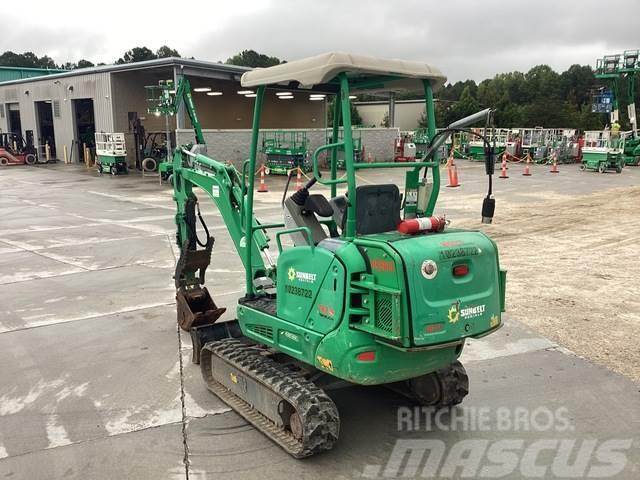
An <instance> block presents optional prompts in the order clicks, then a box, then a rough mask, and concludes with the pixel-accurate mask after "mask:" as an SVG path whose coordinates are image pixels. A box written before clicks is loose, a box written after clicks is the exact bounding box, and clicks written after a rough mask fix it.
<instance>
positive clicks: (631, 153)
mask: <svg viewBox="0 0 640 480" xmlns="http://www.w3.org/2000/svg"><path fill="white" fill-rule="evenodd" d="M624 163H625V165H633V166H637V165H640V137H635V138H629V139H627V140H626V141H625V143H624Z"/></svg>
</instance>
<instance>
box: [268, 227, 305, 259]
mask: <svg viewBox="0 0 640 480" xmlns="http://www.w3.org/2000/svg"><path fill="white" fill-rule="evenodd" d="M296 232H304V233H306V235H307V243H308V244H309V246H310V247H311V251H313V249H314V248H315V245H314V244H313V239H312V237H311V230H309V227H295V228H286V229H284V230H280V231H279V232H276V244H277V245H278V253H282V243H281V242H280V236H281V235H284V234H285V233H296Z"/></svg>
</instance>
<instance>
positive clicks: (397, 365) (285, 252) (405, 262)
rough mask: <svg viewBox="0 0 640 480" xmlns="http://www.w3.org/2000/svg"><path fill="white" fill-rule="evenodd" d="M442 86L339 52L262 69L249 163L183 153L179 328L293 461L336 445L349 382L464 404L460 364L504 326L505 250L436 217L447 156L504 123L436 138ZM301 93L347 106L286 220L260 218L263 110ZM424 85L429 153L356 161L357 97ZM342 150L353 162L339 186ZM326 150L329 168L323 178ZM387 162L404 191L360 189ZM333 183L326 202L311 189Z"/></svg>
mask: <svg viewBox="0 0 640 480" xmlns="http://www.w3.org/2000/svg"><path fill="white" fill-rule="evenodd" d="M445 80H446V78H445V77H444V75H443V74H442V73H441V72H440V71H439V70H437V69H436V68H434V67H432V66H429V65H425V64H422V63H416V62H407V61H400V60H386V59H377V58H370V57H365V56H358V55H348V54H342V53H329V54H323V55H319V56H316V57H311V58H307V59H303V60H298V61H292V62H290V63H286V64H283V65H278V66H274V67H269V68H264V69H256V70H253V71H249V72H247V73H244V74H243V76H242V79H241V84H242V87H243V88H252V89H255V91H256V97H255V105H254V115H253V130H252V137H251V144H250V157H249V159H248V160H247V161H246V162H245V163H244V165H243V168H241V169H240V170H237V169H236V168H235V167H234V166H232V165H228V164H226V163H223V162H220V161H217V160H214V159H212V158H210V157H209V156H207V155H205V154H203V153H202V152H200V151H199V146H198V145H194V146H193V147H191V148H186V147H178V148H177V149H176V150H175V154H174V156H173V187H174V199H175V202H176V205H177V213H176V216H175V220H176V224H177V244H178V246H179V248H180V257H179V260H178V262H177V266H176V272H175V284H176V290H177V292H176V302H177V314H178V323H179V324H180V326H181V327H182V328H183V329H184V330H187V331H190V333H191V339H192V342H193V361H194V363H199V364H200V367H201V371H202V375H203V378H204V380H205V382H206V384H207V386H208V388H209V390H210V391H211V392H213V393H214V394H215V395H217V396H218V397H219V398H220V399H222V401H224V402H226V403H227V404H228V405H229V406H231V407H232V408H233V409H234V410H235V411H236V412H237V413H238V414H239V415H241V416H242V417H244V418H245V419H246V420H248V421H249V422H250V423H252V424H253V425H254V426H255V427H256V428H257V429H258V430H259V431H261V432H262V433H264V434H265V435H266V436H268V437H269V438H271V440H273V441H274V442H275V443H277V444H278V445H279V446H280V447H282V448H283V449H284V450H286V451H287V452H288V453H289V454H291V455H293V456H294V457H297V458H302V457H307V456H310V455H313V454H316V453H319V452H322V451H326V450H330V449H331V448H333V446H334V445H335V443H336V442H337V441H338V436H339V430H340V420H339V414H338V410H337V408H336V406H335V404H334V402H333V401H332V399H331V397H330V396H329V395H328V394H327V391H330V390H331V389H332V388H337V387H338V386H344V385H385V386H388V387H390V388H392V389H394V390H395V391H397V392H400V393H401V394H403V395H405V396H406V397H409V398H410V399H411V400H412V401H414V402H417V403H418V404H421V405H429V406H435V407H448V406H452V405H456V404H458V403H460V402H461V401H462V400H463V398H464V397H465V395H467V393H468V388H469V384H468V378H467V374H466V372H465V369H464V367H463V366H462V364H461V363H460V362H459V361H458V357H459V356H460V354H461V352H462V349H463V347H464V345H465V341H466V340H467V339H468V338H479V337H482V336H485V335H488V334H490V333H492V332H495V331H496V330H497V329H498V328H500V327H501V324H502V323H501V322H502V320H501V313H502V312H503V311H504V303H505V283H506V272H505V271H503V270H501V269H500V263H499V259H498V250H497V247H496V244H495V243H494V242H493V241H492V240H491V239H490V238H488V237H487V236H486V235H485V234H483V233H481V232H479V231H468V230H458V229H453V228H449V227H448V222H447V221H446V220H445V219H444V218H442V217H439V216H435V215H434V209H435V206H436V201H437V198H438V193H439V189H440V173H439V168H440V162H439V159H438V158H437V157H438V153H437V152H438V151H439V147H440V146H441V145H442V144H443V143H444V141H445V140H446V138H447V135H450V134H451V133H452V132H456V131H463V130H464V128H463V127H464V126H466V125H470V124H471V123H474V122H476V121H478V120H480V119H482V118H485V117H487V116H490V114H491V112H490V111H483V112H479V114H476V115H473V116H471V117H468V118H467V119H463V120H462V121H459V122H456V123H455V124H452V125H450V126H449V127H448V128H446V129H443V130H442V131H441V132H439V133H436V122H435V114H434V103H433V92H434V91H435V90H436V89H437V88H439V87H441V86H442V85H443V83H444V82H445ZM292 89H304V90H302V91H304V92H305V93H309V92H311V93H323V94H333V95H336V96H337V101H336V104H335V105H336V108H335V109H334V113H333V130H332V137H331V139H330V142H329V143H327V144H326V145H322V146H320V147H319V148H317V149H316V150H315V151H314V153H313V155H312V164H313V176H312V178H311V180H310V181H309V182H308V183H307V184H306V185H305V186H304V187H303V188H302V189H300V190H299V191H297V192H295V193H292V194H290V195H288V196H286V192H285V200H284V202H283V221H282V222H276V223H261V222H260V221H259V220H258V219H257V218H256V216H255V215H254V189H255V172H256V161H257V154H258V138H259V126H260V117H261V113H262V106H263V100H264V97H265V95H266V92H267V91H270V92H273V91H278V90H286V91H290V90H292ZM415 90H419V91H421V92H423V94H424V99H425V103H426V111H427V119H428V134H429V138H430V144H429V147H428V148H427V149H426V152H425V153H424V155H423V156H422V158H420V159H417V160H416V161H415V162H406V163H395V162H381V163H356V162H354V159H353V136H352V125H351V113H350V112H351V109H350V100H349V95H353V94H354V93H356V92H358V93H376V92H381V91H392V92H408V91H415ZM341 123H342V124H343V125H344V132H343V133H341V132H340V125H341ZM484 142H485V151H486V170H487V174H488V180H489V181H488V183H489V192H488V194H487V196H486V198H485V199H484V202H483V207H482V216H483V221H485V222H490V221H491V218H492V217H493V211H494V208H495V203H494V202H495V200H494V198H493V193H492V191H491V175H492V174H493V168H494V167H493V165H494V162H495V159H494V156H493V153H492V147H491V145H490V144H489V142H488V141H487V140H486V139H484ZM339 152H340V154H341V155H343V156H344V159H345V167H346V169H345V172H344V174H343V173H342V172H341V175H340V176H338V175H337V158H338V153H339ZM325 155H326V156H327V157H328V161H329V169H328V171H321V170H320V167H319V165H320V163H321V161H322V162H323V160H324V159H321V156H325ZM323 163H324V162H323ZM376 168H400V169H403V170H404V171H405V185H404V191H403V192H402V193H401V192H400V189H399V188H398V186H397V185H396V184H393V183H386V184H379V185H372V184H369V183H367V184H366V185H358V184H357V180H358V177H359V176H357V175H356V173H357V172H358V171H359V170H365V169H376ZM321 185H324V186H325V187H324V189H323V191H325V192H327V191H328V192H330V196H329V198H327V197H325V196H324V195H323V194H322V193H314V187H318V186H321ZM196 191H198V192H201V193H202V194H204V195H203V197H204V198H206V197H208V199H209V200H211V201H213V202H214V203H215V204H216V205H217V208H218V210H219V212H220V215H221V217H222V219H223V220H224V223H225V225H226V228H227V229H228V231H229V234H230V237H231V239H232V241H233V243H234V245H235V249H236V251H237V252H238V255H239V256H240V258H241V259H242V262H243V264H244V269H245V274H246V275H245V279H244V280H245V293H244V295H243V296H242V297H241V298H239V300H238V305H237V310H236V316H237V319H236V320H233V321H224V322H222V321H220V322H218V321H217V320H219V319H220V316H221V315H222V313H223V312H224V309H223V308H219V307H218V306H217V305H216V304H215V302H214V300H213V298H212V297H211V295H210V293H209V291H208V289H207V287H206V286H205V271H206V269H207V266H208V265H209V263H210V260H211V252H212V248H213V245H214V238H213V237H212V236H211V235H210V234H209V231H208V230H207V228H206V224H205V222H204V219H203V218H202V216H201V215H200V209H199V207H198V201H199V199H198V197H197V196H196ZM198 222H201V224H202V230H200V237H204V238H200V237H199V236H198V233H197V229H198V228H200V227H198ZM268 233H272V235H273V236H274V237H275V244H276V247H277V248H276V249H275V250H276V251H277V256H276V255H275V253H276V252H274V251H270V248H269V247H270V238H269V236H268ZM285 236H287V237H288V239H289V241H288V242H285V244H284V245H283V242H282V240H283V237H285ZM213 284H215V278H214V279H213Z"/></svg>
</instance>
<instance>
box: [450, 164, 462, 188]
mask: <svg viewBox="0 0 640 480" xmlns="http://www.w3.org/2000/svg"><path fill="white" fill-rule="evenodd" d="M449 162H451V163H449ZM447 165H448V170H449V185H447V187H450V188H454V187H459V186H460V182H458V167H457V166H456V164H455V163H453V158H452V157H449V160H447Z"/></svg>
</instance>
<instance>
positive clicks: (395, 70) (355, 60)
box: [241, 53, 447, 91]
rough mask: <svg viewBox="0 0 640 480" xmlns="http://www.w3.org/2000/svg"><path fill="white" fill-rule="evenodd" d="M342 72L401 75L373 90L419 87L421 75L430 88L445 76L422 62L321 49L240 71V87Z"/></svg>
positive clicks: (307, 82) (311, 80)
mask: <svg viewBox="0 0 640 480" xmlns="http://www.w3.org/2000/svg"><path fill="white" fill-rule="evenodd" d="M342 72H347V74H348V75H355V76H383V75H390V76H398V77H403V78H402V79H399V80H390V81H388V82H385V84H384V88H374V89H373V90H390V91H407V90H422V80H424V79H426V80H431V82H432V86H433V89H434V90H436V89H438V88H440V87H441V86H442V85H443V84H444V82H445V81H446V80H447V77H445V76H444V75H443V74H442V72H441V71H440V70H438V69H437V68H435V67H432V66H431V65H427V64H425V63H419V62H409V61H405V60H395V59H386V58H375V57H367V56H364V55H350V54H347V53H323V54H322V55H317V56H315V57H309V58H304V59H302V60H294V61H293V62H289V63H283V64H281V65H276V66H274V67H268V68H256V69H255V70H251V71H250V72H246V73H244V74H242V80H241V84H242V86H243V87H257V86H260V85H273V84H287V83H289V82H292V81H296V82H299V83H300V86H301V87H303V88H311V87H313V86H314V85H319V84H323V83H328V82H329V81H331V80H333V79H334V78H335V77H336V76H337V75H338V74H339V73H342Z"/></svg>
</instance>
